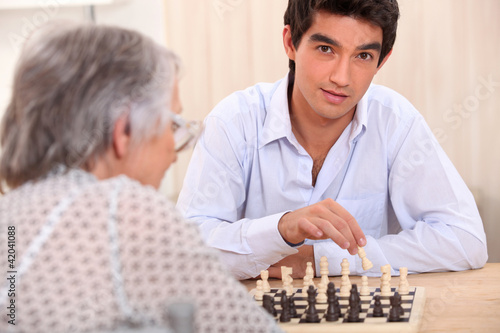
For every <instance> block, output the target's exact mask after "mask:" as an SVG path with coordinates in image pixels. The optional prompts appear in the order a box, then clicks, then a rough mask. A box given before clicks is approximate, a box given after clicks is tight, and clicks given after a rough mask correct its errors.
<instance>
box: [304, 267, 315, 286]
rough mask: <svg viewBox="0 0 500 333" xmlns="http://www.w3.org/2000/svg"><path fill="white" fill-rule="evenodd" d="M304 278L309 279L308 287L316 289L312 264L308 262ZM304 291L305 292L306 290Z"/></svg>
mask: <svg viewBox="0 0 500 333" xmlns="http://www.w3.org/2000/svg"><path fill="white" fill-rule="evenodd" d="M306 276H307V277H308V278H309V280H308V281H309V285H310V286H313V287H316V286H315V285H314V280H313V279H314V269H313V267H312V262H308V263H307V267H306ZM306 291H307V288H306Z"/></svg>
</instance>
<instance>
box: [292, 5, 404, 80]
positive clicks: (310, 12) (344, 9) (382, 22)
mask: <svg viewBox="0 0 500 333" xmlns="http://www.w3.org/2000/svg"><path fill="white" fill-rule="evenodd" d="M320 11H325V12H328V13H331V14H337V15H343V16H350V17H352V18H355V19H361V20H365V21H367V22H370V23H371V24H374V25H376V26H379V27H380V28H382V49H381V51H380V59H379V61H378V65H377V66H379V65H380V63H381V62H382V60H383V59H384V58H385V56H386V55H387V54H388V53H389V52H390V51H391V49H392V46H393V45H394V41H395V40H396V30H397V27H398V18H399V7H398V2H397V0H289V1H288V8H287V9H286V12H285V17H284V20H285V25H287V24H289V25H290V30H291V34H292V42H293V45H294V46H295V48H298V46H299V44H300V40H301V39H302V36H303V35H304V33H305V32H306V31H307V30H308V29H309V28H310V27H311V25H312V23H313V18H314V14H316V13H317V12H320ZM289 67H290V72H291V73H292V74H293V73H295V62H294V61H293V60H290V64H289Z"/></svg>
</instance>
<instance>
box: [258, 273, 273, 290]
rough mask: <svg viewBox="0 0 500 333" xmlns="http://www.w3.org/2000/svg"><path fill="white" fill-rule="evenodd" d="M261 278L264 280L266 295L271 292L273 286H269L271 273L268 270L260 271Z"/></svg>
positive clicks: (263, 285)
mask: <svg viewBox="0 0 500 333" xmlns="http://www.w3.org/2000/svg"><path fill="white" fill-rule="evenodd" d="M260 277H261V279H262V289H263V290H264V292H265V293H269V292H271V286H270V285H269V281H268V279H269V271H268V270H263V271H260Z"/></svg>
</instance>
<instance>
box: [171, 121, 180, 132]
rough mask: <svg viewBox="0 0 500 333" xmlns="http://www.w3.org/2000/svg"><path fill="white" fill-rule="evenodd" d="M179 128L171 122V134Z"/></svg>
mask: <svg viewBox="0 0 500 333" xmlns="http://www.w3.org/2000/svg"><path fill="white" fill-rule="evenodd" d="M179 127H180V126H179V125H178V124H177V123H175V122H172V132H175V131H177V130H178V129H179Z"/></svg>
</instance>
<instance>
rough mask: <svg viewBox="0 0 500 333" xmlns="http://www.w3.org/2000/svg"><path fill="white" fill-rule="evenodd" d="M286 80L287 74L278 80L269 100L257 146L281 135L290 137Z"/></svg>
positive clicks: (263, 144)
mask: <svg viewBox="0 0 500 333" xmlns="http://www.w3.org/2000/svg"><path fill="white" fill-rule="evenodd" d="M288 80H289V76H288V74H287V75H286V76H285V77H284V78H283V79H282V80H281V81H278V83H277V84H278V87H277V88H276V90H275V91H274V93H273V95H272V97H271V100H270V101H269V106H268V109H267V114H266V119H265V120H264V125H263V128H262V134H261V136H260V143H259V148H262V147H263V146H265V145H267V144H268V143H270V142H272V141H275V140H278V139H281V138H283V137H287V138H290V137H291V134H292V125H291V123H290V113H289V110H288Z"/></svg>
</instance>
